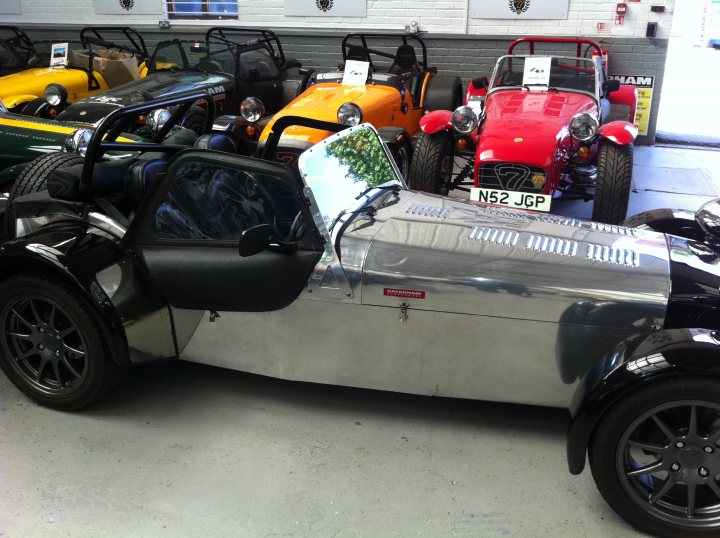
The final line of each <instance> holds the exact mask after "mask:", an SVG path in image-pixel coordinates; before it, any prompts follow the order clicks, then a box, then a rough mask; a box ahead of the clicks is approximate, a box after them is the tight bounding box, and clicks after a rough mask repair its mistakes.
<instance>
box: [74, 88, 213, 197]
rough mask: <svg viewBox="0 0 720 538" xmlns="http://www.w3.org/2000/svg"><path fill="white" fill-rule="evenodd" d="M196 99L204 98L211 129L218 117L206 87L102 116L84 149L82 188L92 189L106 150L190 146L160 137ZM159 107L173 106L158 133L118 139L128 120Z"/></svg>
mask: <svg viewBox="0 0 720 538" xmlns="http://www.w3.org/2000/svg"><path fill="white" fill-rule="evenodd" d="M197 101H204V103H205V106H206V107H207V111H208V113H207V114H206V115H205V126H204V132H206V133H208V132H210V131H211V129H212V125H213V121H214V118H215V101H214V100H213V98H212V96H211V95H210V94H209V93H208V92H206V91H195V92H186V93H182V94H177V95H173V96H169V97H164V98H159V99H154V100H152V101H146V102H144V103H140V104H137V105H129V106H126V107H123V108H119V109H117V110H114V111H113V112H111V113H110V114H108V115H107V116H106V117H105V118H103V119H102V120H101V121H100V122H99V123H98V125H97V127H96V128H95V131H94V132H93V134H92V137H91V138H90V141H89V142H88V146H87V150H86V153H85V163H84V165H83V170H82V175H81V177H80V185H79V190H80V192H83V193H91V191H92V187H91V182H92V177H93V169H94V167H95V164H96V163H97V162H98V161H99V160H100V159H101V158H102V156H103V155H104V154H105V153H106V152H107V151H127V152H128V153H131V152H135V151H162V152H166V153H176V152H178V151H181V150H183V149H187V146H181V145H173V144H163V143H162V142H161V141H162V140H163V139H164V138H165V137H166V136H167V135H168V133H169V132H170V130H171V129H172V128H173V127H174V126H175V125H177V124H178V123H179V122H180V120H181V119H182V118H183V117H184V116H185V114H186V113H187V111H188V110H189V109H190V107H192V106H193V105H194V104H195V103H196V102H197ZM158 108H169V109H171V110H172V113H171V116H170V118H169V119H168V120H167V122H166V123H165V125H164V126H163V127H162V128H160V129H159V130H158V132H157V133H155V134H154V135H153V137H152V139H151V141H150V142H118V141H117V138H118V137H119V136H120V135H122V133H123V132H125V130H126V128H127V126H128V124H129V123H130V122H132V121H134V120H135V118H136V117H137V116H138V115H140V114H143V113H148V112H150V111H152V110H156V109H158Z"/></svg>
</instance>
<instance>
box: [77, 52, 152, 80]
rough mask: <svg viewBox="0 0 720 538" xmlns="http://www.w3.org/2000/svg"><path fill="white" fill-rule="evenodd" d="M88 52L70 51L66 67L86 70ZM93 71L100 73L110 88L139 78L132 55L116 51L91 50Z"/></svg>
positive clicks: (88, 57) (135, 60)
mask: <svg viewBox="0 0 720 538" xmlns="http://www.w3.org/2000/svg"><path fill="white" fill-rule="evenodd" d="M90 52H91V51H89V50H79V51H78V50H72V51H70V57H69V59H68V65H71V66H75V67H82V68H85V69H87V68H88V66H89V62H90ZM92 54H93V67H92V68H93V70H94V71H96V72H98V73H100V75H102V77H103V78H104V79H105V82H107V84H108V86H109V87H110V88H114V87H115V86H119V85H120V84H125V83H126V82H131V81H133V80H136V79H138V78H140V69H139V67H138V60H137V58H135V56H133V55H132V54H129V53H126V52H119V51H116V50H103V49H92Z"/></svg>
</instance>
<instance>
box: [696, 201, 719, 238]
mask: <svg viewBox="0 0 720 538" xmlns="http://www.w3.org/2000/svg"><path fill="white" fill-rule="evenodd" d="M695 220H696V221H697V223H698V226H700V228H702V231H703V232H705V235H707V236H710V237H711V238H713V239H715V240H717V239H719V238H720V198H715V199H714V200H710V201H709V202H707V203H705V204H703V205H702V206H700V209H698V210H697V212H696V213H695Z"/></svg>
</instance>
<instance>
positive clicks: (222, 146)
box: [195, 133, 238, 153]
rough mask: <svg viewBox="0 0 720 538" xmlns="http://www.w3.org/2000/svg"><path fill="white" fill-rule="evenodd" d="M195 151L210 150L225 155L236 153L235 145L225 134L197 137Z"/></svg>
mask: <svg viewBox="0 0 720 538" xmlns="http://www.w3.org/2000/svg"><path fill="white" fill-rule="evenodd" d="M195 149H210V150H213V151H222V152H225V153H237V152H238V149H237V144H235V141H234V140H233V139H232V138H231V137H230V136H228V135H226V134H225V133H210V134H205V135H202V136H201V137H199V138H198V139H197V140H196V141H195Z"/></svg>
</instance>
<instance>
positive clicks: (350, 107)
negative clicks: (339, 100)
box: [337, 103, 362, 127]
mask: <svg viewBox="0 0 720 538" xmlns="http://www.w3.org/2000/svg"><path fill="white" fill-rule="evenodd" d="M337 119H338V123H339V124H340V125H349V126H350V127H353V126H355V125H359V124H360V122H362V109H361V108H360V107H359V106H357V105H356V104H355V103H344V104H342V105H340V108H338V111H337Z"/></svg>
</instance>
